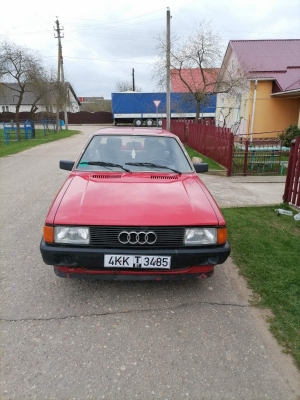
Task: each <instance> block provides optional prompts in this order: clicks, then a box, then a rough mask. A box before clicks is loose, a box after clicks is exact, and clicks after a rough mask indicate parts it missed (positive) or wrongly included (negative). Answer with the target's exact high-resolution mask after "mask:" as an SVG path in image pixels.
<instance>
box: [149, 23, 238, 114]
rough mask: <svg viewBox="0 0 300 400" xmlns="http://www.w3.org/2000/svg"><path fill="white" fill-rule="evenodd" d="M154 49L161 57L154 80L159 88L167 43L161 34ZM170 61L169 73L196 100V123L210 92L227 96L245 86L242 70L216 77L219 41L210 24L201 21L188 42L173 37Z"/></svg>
mask: <svg viewBox="0 0 300 400" xmlns="http://www.w3.org/2000/svg"><path fill="white" fill-rule="evenodd" d="M157 48H158V50H159V53H160V56H159V61H158V63H157V66H156V68H155V71H154V74H155V78H156V81H157V82H158V83H159V84H160V85H162V84H163V83H164V82H165V65H166V63H165V54H166V53H165V52H166V41H165V37H164V36H162V35H160V36H158V37H157ZM170 59H171V74H173V75H178V77H179V79H180V81H181V82H182V84H183V86H184V88H185V89H186V90H187V91H188V92H189V93H191V95H192V96H193V98H194V99H195V101H196V116H195V122H197V121H198V119H199V115H200V107H201V106H203V105H204V104H205V103H206V102H207V101H208V96H209V94H210V93H212V94H216V93H228V92H231V91H233V90H235V89H237V88H241V86H243V85H244V84H245V76H244V73H243V72H242V71H241V70H235V71H226V73H224V74H223V75H222V76H220V75H219V68H220V66H221V63H222V59H223V48H222V40H221V37H220V36H219V35H218V34H217V33H215V32H214V31H213V29H212V27H211V24H210V23H209V22H206V21H202V22H201V23H200V24H199V26H198V27H197V28H196V29H195V31H194V32H193V34H192V35H190V36H189V37H188V38H187V39H184V40H180V39H178V38H173V39H172V43H171V54H170ZM199 75H200V79H199Z"/></svg>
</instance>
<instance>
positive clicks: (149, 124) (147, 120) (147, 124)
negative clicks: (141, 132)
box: [146, 118, 153, 127]
mask: <svg viewBox="0 0 300 400" xmlns="http://www.w3.org/2000/svg"><path fill="white" fill-rule="evenodd" d="M146 126H148V127H150V126H153V119H151V118H148V119H146Z"/></svg>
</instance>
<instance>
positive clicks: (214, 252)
mask: <svg viewBox="0 0 300 400" xmlns="http://www.w3.org/2000/svg"><path fill="white" fill-rule="evenodd" d="M40 251H41V254H42V257H43V260H44V262H45V264H47V265H53V266H55V269H54V270H55V273H56V274H57V275H58V276H61V277H73V275H76V277H81V278H85V276H84V275H87V276H90V278H92V279H97V278H98V279H99V278H100V279H117V276H122V277H123V280H124V279H126V277H127V279H132V277H136V278H137V279H139V278H138V277H145V276H148V277H149V279H160V278H161V277H164V278H166V277H169V278H170V277H171V276H173V277H175V276H176V275H178V277H180V276H181V277H183V275H196V276H197V277H199V275H201V274H202V273H203V274H209V273H210V272H211V273H213V268H214V266H215V265H217V264H223V263H224V262H225V261H226V259H227V258H228V256H229V254H230V246H229V243H228V242H226V243H225V244H224V245H221V246H210V247H198V248H193V247H185V248H176V249H156V250H151V251H149V250H145V249H143V250H141V249H134V250H133V249H132V248H130V249H124V248H122V249H120V248H116V249H112V248H92V247H84V246H82V247H79V246H77V247H75V246H58V245H55V244H54V245H49V244H47V243H45V241H44V240H43V239H42V241H41V244H40ZM149 252H151V254H150V255H157V256H170V257H171V268H170V269H168V270H162V269H153V268H151V269H146V268H143V270H138V271H137V270H131V269H130V270H128V268H117V269H116V268H114V269H110V268H105V267H104V255H105V254H120V253H121V254H124V255H132V254H134V255H139V256H148V255H149ZM195 268H196V269H195ZM79 275H80V276H79ZM101 276H102V278H101ZM130 277H131V278H130Z"/></svg>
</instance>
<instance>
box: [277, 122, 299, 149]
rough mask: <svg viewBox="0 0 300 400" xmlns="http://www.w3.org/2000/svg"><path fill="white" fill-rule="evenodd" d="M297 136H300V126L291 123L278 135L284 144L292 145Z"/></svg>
mask: <svg viewBox="0 0 300 400" xmlns="http://www.w3.org/2000/svg"><path fill="white" fill-rule="evenodd" d="M297 136H300V128H299V127H298V125H296V124H291V125H290V126H289V127H288V128H287V129H286V130H285V132H284V133H281V134H279V135H278V138H279V139H280V140H282V141H283V143H282V144H283V145H284V146H286V147H291V142H292V140H294V139H295V138H296V137H297Z"/></svg>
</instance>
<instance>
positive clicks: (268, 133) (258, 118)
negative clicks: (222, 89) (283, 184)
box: [216, 39, 300, 137]
mask: <svg viewBox="0 0 300 400" xmlns="http://www.w3.org/2000/svg"><path fill="white" fill-rule="evenodd" d="M235 69H240V70H242V71H243V72H244V74H245V77H246V79H247V84H246V85H245V87H243V89H241V90H240V91H236V92H235V93H234V94H218V96H217V110H216V125H218V126H226V127H229V128H231V129H232V131H233V132H234V133H235V134H238V135H246V136H250V137H251V135H252V134H255V135H256V136H261V137H276V136H277V135H278V133H279V131H283V130H285V129H286V128H287V127H288V126H289V125H290V124H296V125H298V126H299V125H300V40H298V39H291V40H236V41H235V40H232V41H230V42H229V44H228V47H227V51H226V54H225V57H224V60H223V63H222V67H221V70H220V76H221V78H222V76H223V74H226V73H227V71H231V72H232V71H234V70H235ZM257 134H258V135H257Z"/></svg>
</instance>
